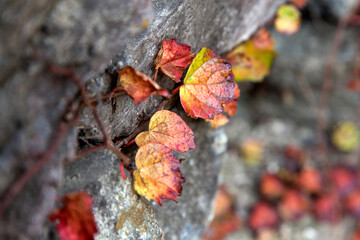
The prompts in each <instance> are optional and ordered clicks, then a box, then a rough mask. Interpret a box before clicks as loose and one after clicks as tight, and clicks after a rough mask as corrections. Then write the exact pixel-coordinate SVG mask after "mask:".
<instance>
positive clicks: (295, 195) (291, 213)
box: [279, 190, 308, 220]
mask: <svg viewBox="0 0 360 240" xmlns="http://www.w3.org/2000/svg"><path fill="white" fill-rule="evenodd" d="M307 208H308V201H307V199H306V198H305V196H304V195H302V194H301V193H300V192H298V191H297V190H289V191H287V192H286V193H285V195H284V197H283V198H282V200H281V202H280V204H279V212H280V215H281V217H282V218H283V219H285V220H295V219H298V218H300V217H301V216H303V215H304V214H305V212H306V210H307Z"/></svg>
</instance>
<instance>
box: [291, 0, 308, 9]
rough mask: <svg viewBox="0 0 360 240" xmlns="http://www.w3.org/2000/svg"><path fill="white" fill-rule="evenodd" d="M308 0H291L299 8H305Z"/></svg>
mask: <svg viewBox="0 0 360 240" xmlns="http://www.w3.org/2000/svg"><path fill="white" fill-rule="evenodd" d="M307 1H308V0H292V1H291V2H292V3H293V4H294V5H295V6H296V7H298V8H300V9H301V8H304V7H305V5H306V4H307Z"/></svg>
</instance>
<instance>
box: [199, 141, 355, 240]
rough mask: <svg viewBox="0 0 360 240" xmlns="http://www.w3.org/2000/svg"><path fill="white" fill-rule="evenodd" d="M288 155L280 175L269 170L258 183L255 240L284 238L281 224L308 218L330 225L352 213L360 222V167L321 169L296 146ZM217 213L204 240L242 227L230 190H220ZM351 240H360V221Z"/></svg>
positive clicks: (252, 224) (252, 213) (250, 217)
mask: <svg viewBox="0 0 360 240" xmlns="http://www.w3.org/2000/svg"><path fill="white" fill-rule="evenodd" d="M359 139H360V138H359ZM358 143H359V142H358ZM283 157H284V160H285V161H284V163H283V164H282V167H281V168H280V169H279V171H277V172H276V173H270V172H264V173H263V174H262V175H261V177H260V180H259V187H258V189H257V191H258V195H259V196H260V199H259V200H258V201H256V202H255V203H254V204H253V205H252V207H251V210H250V212H249V215H248V218H247V220H246V223H247V224H248V226H249V227H250V229H251V230H253V232H254V234H255V235H256V236H257V237H256V239H259V240H262V239H279V238H278V235H277V233H276V228H277V227H278V226H279V225H280V223H281V222H282V221H297V220H299V219H300V218H301V217H303V216H304V215H307V214H311V215H313V217H314V218H316V219H317V220H319V221H324V222H329V223H336V222H338V221H339V220H341V219H343V218H344V217H345V216H347V215H348V216H352V217H353V218H355V219H356V220H358V221H359V220H360V178H359V176H360V168H357V169H355V168H354V167H353V166H350V165H345V164H338V165H334V166H331V167H329V168H323V169H319V168H318V167H316V166H314V165H312V164H311V161H310V158H309V156H308V154H307V153H306V152H305V151H304V150H303V149H301V148H299V147H298V146H296V145H288V146H286V147H285V149H284V156H283ZM214 215H215V217H214V220H213V221H212V222H211V224H210V226H209V228H208V229H207V230H206V231H205V232H204V233H203V235H202V239H203V240H215V239H223V238H224V237H225V236H226V235H228V234H229V233H231V232H233V231H235V230H237V229H239V228H241V226H242V224H243V223H242V222H243V221H242V219H241V218H240V217H239V215H237V214H236V212H235V204H234V199H233V197H232V196H231V194H230V193H229V192H228V191H227V189H226V187H225V186H221V187H220V189H219V192H218V196H217V199H216V205H215V212H214ZM351 239H352V240H359V239H360V224H359V223H358V226H357V228H356V230H355V231H354V233H353V234H352V238H351Z"/></svg>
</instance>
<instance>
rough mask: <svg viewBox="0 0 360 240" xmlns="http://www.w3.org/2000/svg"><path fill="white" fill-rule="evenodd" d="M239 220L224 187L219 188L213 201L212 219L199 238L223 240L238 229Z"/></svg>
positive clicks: (203, 239)
mask: <svg viewBox="0 0 360 240" xmlns="http://www.w3.org/2000/svg"><path fill="white" fill-rule="evenodd" d="M240 226H241V219H240V218H239V217H238V216H237V215H236V213H235V211H234V202H233V199H232V197H231V195H230V194H229V192H228V191H227V190H226V188H225V187H224V186H222V187H220V188H219V191H218V194H217V196H216V200H215V209H214V219H213V220H212V221H211V223H210V225H209V227H208V228H207V229H206V230H205V231H204V233H203V234H202V236H201V239H202V240H218V239H223V238H224V237H225V236H226V235H228V234H229V233H231V232H233V231H235V230H237V229H239V228H240Z"/></svg>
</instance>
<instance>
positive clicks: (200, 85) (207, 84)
mask: <svg viewBox="0 0 360 240" xmlns="http://www.w3.org/2000/svg"><path fill="white" fill-rule="evenodd" d="M234 99H235V83H234V75H233V73H232V71H231V65H230V64H229V63H228V62H226V61H225V60H223V59H221V58H220V56H219V55H218V54H217V53H216V52H214V51H212V50H210V49H208V48H202V49H201V50H200V52H199V53H198V54H197V55H196V57H195V58H194V60H193V62H192V64H191V65H190V67H189V70H188V72H187V74H186V76H185V79H184V85H182V86H181V87H180V101H181V105H182V106H183V108H184V110H185V112H186V113H187V114H188V115H189V116H191V117H192V118H199V117H200V118H204V119H213V118H214V116H215V115H217V114H219V113H222V112H223V110H224V109H223V106H222V105H223V104H226V103H229V102H231V101H233V100H234Z"/></svg>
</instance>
